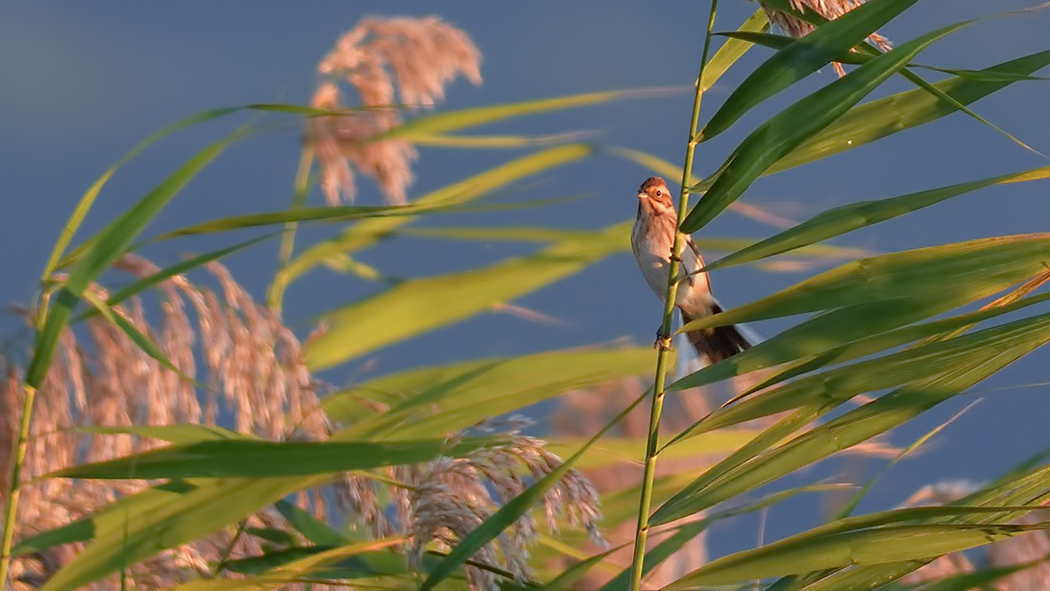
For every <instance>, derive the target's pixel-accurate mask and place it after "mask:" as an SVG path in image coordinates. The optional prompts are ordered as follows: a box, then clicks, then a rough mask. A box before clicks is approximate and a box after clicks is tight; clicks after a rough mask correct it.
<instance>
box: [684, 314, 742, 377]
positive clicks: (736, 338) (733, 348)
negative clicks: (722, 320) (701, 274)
mask: <svg viewBox="0 0 1050 591" xmlns="http://www.w3.org/2000/svg"><path fill="white" fill-rule="evenodd" d="M721 311H722V309H721V308H720V307H719V306H718V305H715V306H714V309H713V310H712V313H715V314H717V313H718V312H721ZM693 320H696V318H692V317H690V316H689V315H688V314H686V313H685V312H684V311H683V312H682V321H683V322H686V323H688V322H691V321H693ZM685 336H686V338H688V339H689V342H690V343H692V344H693V347H695V348H696V354H697V355H699V356H700V358H701V359H704V358H706V359H708V360H709V361H710V362H711V363H717V362H719V361H722V360H723V359H728V358H729V357H732V356H733V355H736V354H737V353H739V352H741V351H743V350H745V349H750V348H751V343H750V342H749V341H748V340H747V338H746V337H744V335H742V334H740V331H739V330H737V327H735V326H733V325H729V326H717V327H714V328H701V329H700V330H694V331H692V332H687V333H685Z"/></svg>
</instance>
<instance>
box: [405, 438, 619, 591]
mask: <svg viewBox="0 0 1050 591" xmlns="http://www.w3.org/2000/svg"><path fill="white" fill-rule="evenodd" d="M544 446H545V442H543V441H541V440H539V439H535V438H532V437H526V436H523V435H519V434H515V433H512V434H510V437H509V438H508V440H507V442H506V443H505V444H503V445H497V446H493V447H488V448H483V449H480V450H478V451H476V452H474V453H471V454H469V455H467V456H465V457H461V458H442V459H439V460H437V461H434V462H431V463H429V464H428V465H427V466H425V467H424V468H422V469H419V468H416V467H401V468H396V469H395V473H398V474H397V475H398V476H399V477H400V478H401V479H402V480H403V481H404V482H405V483H406V484H408V485H410V486H411V489H412V490H411V492H409V491H408V490H403V491H401V492H400V494H399V495H398V496H395V503H394V504H395V507H398V508H399V509H401V511H402V512H404V515H403V516H402V520H403V522H404V523H406V524H407V526H408V531H407V532H406V533H408V534H409V536H410V538H411V540H412V545H411V551H410V554H409V560H410V563H412V564H413V565H416V566H415V567H414V568H417V567H418V565H419V564H420V563H421V560H422V555H423V552H424V550H425V549H426V547H427V544H428V543H430V542H431V541H432V540H433V541H437V542H438V544H439V547H441V548H442V549H443V550H445V551H448V550H450V549H451V548H452V547H453V546H455V545H456V543H458V542H459V541H462V540H463V538H464V537H465V536H466V535H467V534H469V533H470V532H471V531H473V530H474V529H476V528H477V527H478V526H479V525H481V523H482V522H483V521H485V520H486V519H487V518H488V517H489V516H491V515H492V514H493V513H495V511H496V510H498V509H499V507H500V505H502V504H503V503H506V502H508V501H510V500H511V499H513V498H515V497H517V496H518V495H520V494H521V493H522V492H524V491H525V489H526V487H527V483H526V481H525V478H524V476H529V477H532V478H534V479H536V480H539V479H541V478H543V477H544V476H546V475H547V474H549V473H550V472H552V471H553V470H555V469H556V468H557V467H558V466H560V465H561V464H562V459H561V458H559V457H558V456H557V455H555V454H553V453H551V452H549V451H547V450H546V449H545V448H544ZM540 506H541V507H542V509H543V513H544V516H545V518H546V519H545V520H546V526H547V528H548V530H550V531H551V532H556V531H557V530H558V522H557V519H558V517H559V516H564V517H566V518H567V519H568V522H569V524H570V525H572V526H578V527H583V528H584V529H586V530H587V532H588V533H589V534H590V537H591V539H592V540H594V541H595V542H596V543H599V544H604V541H603V540H602V538H601V535H600V533H599V532H598V526H597V525H596V521H597V520H598V518H599V517H600V516H601V514H600V512H599V510H598V493H597V491H596V490H595V489H594V487H593V486H591V483H590V482H589V481H588V480H587V479H586V478H584V477H583V476H582V475H581V474H580V473H579V472H577V471H576V470H569V471H568V473H567V474H566V475H565V476H564V477H563V478H562V479H561V481H559V482H558V483H557V484H556V485H555V486H554V487H553V488H551V489H550V490H549V491H548V492H547V493H546V494H545V495H544V496H543V499H542V500H541V502H540ZM538 531H539V530H538V528H537V525H536V521H535V519H534V518H533V517H532V515H531V514H530V513H525V515H524V516H522V517H521V518H520V519H518V520H517V521H516V522H514V523H513V524H512V525H511V526H510V527H508V528H507V529H505V530H504V531H503V532H502V533H501V534H500V535H499V536H498V537H497V538H496V540H494V541H493V542H492V543H490V544H488V545H487V546H485V547H483V548H482V549H481V550H480V551H478V553H477V554H476V555H475V556H474V560H475V561H476V562H480V563H482V564H485V565H490V566H496V567H499V568H502V569H503V570H505V571H507V572H509V573H511V574H512V575H513V576H514V577H515V579H516V580H517V581H519V582H524V581H527V580H528V579H529V578H530V576H531V570H530V568H529V565H528V558H529V546H531V545H532V544H533V543H534V542H535V541H536V538H537V536H538ZM497 547H498V550H499V551H498V552H497ZM499 557H502V560H500V559H499ZM466 577H467V582H468V583H469V584H470V586H471V588H473V589H484V590H491V591H497V590H498V589H499V588H500V586H499V584H498V582H499V580H498V579H497V577H496V576H495V574H493V573H492V572H491V571H489V570H484V569H480V568H477V567H474V566H468V567H467V568H466Z"/></svg>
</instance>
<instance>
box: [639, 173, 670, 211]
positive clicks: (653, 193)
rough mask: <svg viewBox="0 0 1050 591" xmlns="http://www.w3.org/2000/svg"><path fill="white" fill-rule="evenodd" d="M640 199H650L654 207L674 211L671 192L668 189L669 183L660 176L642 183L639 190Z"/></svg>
mask: <svg viewBox="0 0 1050 591" xmlns="http://www.w3.org/2000/svg"><path fill="white" fill-rule="evenodd" d="M638 198H639V199H648V200H649V201H650V202H651V203H653V205H662V206H664V207H666V208H669V209H672V210H673V209H674V202H673V201H672V200H671V191H670V189H668V188H667V183H665V182H664V180H663V179H662V178H660V177H658V176H654V177H649V178H648V179H646V180H645V182H644V183H642V186H641V187H639V188H638Z"/></svg>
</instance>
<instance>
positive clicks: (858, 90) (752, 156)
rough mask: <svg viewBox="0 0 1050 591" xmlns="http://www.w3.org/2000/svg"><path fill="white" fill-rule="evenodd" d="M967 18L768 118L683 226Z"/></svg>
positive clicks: (699, 223) (727, 199) (728, 199)
mask: <svg viewBox="0 0 1050 591" xmlns="http://www.w3.org/2000/svg"><path fill="white" fill-rule="evenodd" d="M966 24H969V23H960V24H956V25H952V26H949V27H944V28H942V29H938V30H937V31H934V32H932V33H928V34H926V35H923V36H921V37H919V38H918V39H915V40H913V41H910V42H908V43H904V44H903V45H900V46H899V47H897V48H895V49H893V50H891V51H889V52H887V53H885V54H883V55H881V56H879V57H877V58H875V59H873V60H871V61H870V62H868V63H866V64H864V65H862V66H860V67H859V68H857V69H856V70H854V71H853V72H850V73H849V74H847V75H846V76H845V77H843V78H841V79H839V80H837V81H835V82H832V83H831V84H829V85H828V86H826V87H824V88H822V89H820V90H818V91H817V92H815V93H813V94H811V95H809V96H808V97H806V98H804V99H802V100H801V101H799V102H797V103H795V104H794V105H791V106H790V107H788V108H787V109H785V110H783V111H781V112H780V113H779V114H778V115H776V116H774V117H773V118H772V119H770V120H769V121H767V122H765V123H764V124H762V125H761V126H760V127H759V128H758V129H756V130H755V131H754V132H752V133H751V134H750V135H749V136H748V137H747V138H746V139H744V141H743V142H742V143H741V144H740V146H739V147H738V148H737V149H736V150H735V151H734V152H733V154H732V155H731V156H730V157H729V159H728V160H727V161H726V163H725V164H723V165H722V168H721V169H720V174H719V175H718V178H717V179H716V180H715V182H714V184H713V185H711V188H710V189H708V191H707V192H706V193H705V194H704V196H703V198H702V199H701V200H700V203H699V204H697V206H696V207H695V208H694V209H693V211H691V212H690V213H689V215H688V216H686V218H685V220H683V222H682V231H683V232H688V233H692V232H695V231H697V230H699V229H700V228H702V227H703V226H705V225H707V223H708V222H710V221H711V220H712V219H714V218H715V216H716V215H718V214H719V213H721V212H722V210H724V209H725V208H726V207H728V206H729V204H731V203H732V202H733V201H736V199H737V198H738V197H740V196H741V195H742V194H743V193H744V191H746V190H747V188H748V187H749V186H751V183H753V182H754V181H755V179H757V178H758V177H759V176H761V175H762V174H763V173H764V172H765V171H766V170H768V169H769V167H770V166H772V165H773V164H774V163H776V162H777V161H778V160H780V159H781V158H783V157H784V156H787V155H788V154H790V153H791V151H792V150H794V149H796V148H798V147H799V146H801V145H802V144H803V143H804V142H805V141H806V140H808V139H809V138H811V137H813V136H814V135H816V134H817V132H819V131H820V130H822V129H824V128H825V127H827V126H829V125H831V123H833V122H834V121H835V120H836V119H838V118H839V117H841V116H842V115H843V114H845V113H846V112H847V111H849V110H850V108H851V107H853V105H855V104H857V103H858V102H860V100H861V99H863V98H864V97H865V96H867V95H868V94H869V93H870V92H871V91H873V90H875V88H876V87H878V86H879V85H880V84H882V82H884V81H885V80H886V79H887V78H889V77H890V76H892V75H893V74H894V73H896V72H897V71H898V70H900V69H901V68H903V67H904V66H906V65H907V64H908V62H910V61H911V60H912V59H913V58H914V57H915V56H916V55H918V54H919V52H921V51H922V50H923V49H925V48H926V47H928V46H929V45H931V44H933V43H934V42H935V41H937V40H939V39H941V38H943V37H945V36H947V35H949V34H951V33H952V32H954V31H956V30H958V29H960V28H962V27H963V26H965V25H966Z"/></svg>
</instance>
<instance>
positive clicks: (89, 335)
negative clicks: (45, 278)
mask: <svg viewBox="0 0 1050 591" xmlns="http://www.w3.org/2000/svg"><path fill="white" fill-rule="evenodd" d="M114 267H115V268H116V269H119V270H122V271H124V272H127V273H130V274H132V275H133V276H135V277H137V278H145V277H149V276H151V275H154V274H155V273H157V272H158V271H159V270H160V269H159V268H158V267H157V266H156V265H154V264H153V263H151V262H149V261H147V260H145V259H143V258H141V257H138V256H135V255H126V256H124V257H122V258H121V259H120V260H119V261H118V262H117V263H116V264H115V265H114ZM206 268H207V269H208V271H209V272H210V273H211V275H212V276H213V278H214V279H215V280H216V283H217V284H218V286H219V291H217V292H216V291H213V290H212V289H209V288H207V287H204V286H201V285H196V284H193V283H191V282H190V281H189V280H188V279H187V278H186V277H184V276H181V275H175V276H173V277H171V278H170V279H167V280H164V281H162V282H160V283H159V284H158V285H157V292H156V294H157V301H156V303H157V307H158V308H159V314H153V313H152V312H151V311H148V310H147V308H148V306H147V301H149V299H148V298H141V297H139V296H132V297H130V298H128V299H127V300H126V301H125V302H123V303H119V304H115V305H113V309H114V311H115V313H116V314H119V315H120V316H121V317H122V318H123V319H124V320H126V321H127V322H128V323H130V324H131V325H133V326H134V327H135V329H137V330H138V331H139V332H140V333H142V334H143V335H145V336H146V337H148V338H149V339H150V340H151V341H153V342H154V343H156V345H157V347H158V348H159V349H160V350H161V351H162V352H163V354H164V357H166V359H167V360H169V361H170V362H171V364H172V366H174V368H177V370H178V371H175V370H174V369H172V368H169V367H168V366H167V365H166V364H165V363H163V362H161V361H159V360H158V359H156V358H154V357H153V356H151V355H149V354H148V353H147V352H145V351H144V350H143V349H142V348H141V347H140V346H139V344H138V343H136V342H135V341H134V340H133V339H132V338H131V337H130V336H129V335H128V333H127V332H125V331H124V330H122V329H121V328H120V327H119V326H117V325H116V324H115V323H113V322H112V321H111V320H109V319H106V318H105V317H103V316H101V315H97V316H94V317H91V318H88V319H87V320H86V321H85V323H84V324H85V327H84V333H86V335H85V336H81V335H78V334H77V333H75V332H74V331H73V330H71V329H67V330H66V331H65V333H64V334H63V336H62V341H61V343H60V346H59V353H58V355H56V357H55V360H54V362H53V364H52V366H51V369H50V372H49V373H48V376H47V379H46V381H45V383H44V385H43V387H42V388H41V389H40V390H39V392H38V394H37V398H36V412H35V415H34V420H33V423H32V429H31V441H30V444H29V449H28V453H27V457H26V462H25V464H24V468H23V472H22V474H23V477H24V482H23V483H22V486H21V490H22V498H21V503H20V504H19V507H18V509H19V512H18V524H19V532H20V537H22V538H25V537H28V536H31V535H33V534H35V533H39V532H43V531H48V530H51V529H54V528H57V527H61V526H64V525H67V524H69V523H72V522H74V521H76V520H78V519H82V518H85V517H87V516H88V515H90V514H91V513H92V512H94V511H96V510H98V509H100V508H102V507H104V506H106V505H107V504H109V503H112V502H114V501H116V500H117V499H119V498H122V497H127V496H130V495H133V494H135V493H137V492H140V491H142V490H144V489H146V488H147V487H149V486H151V484H152V483H150V482H146V481H141V480H138V481H136V480H114V481H108V480H92V479H88V480H80V481H75V482H74V481H73V480H71V479H65V478H59V479H42V480H40V481H37V482H31V479H32V478H34V477H37V476H41V475H44V474H48V473H50V472H53V471H56V470H59V469H61V468H65V467H69V466H72V465H75V464H81V463H88V462H99V461H105V460H109V459H114V458H118V457H125V456H128V455H130V454H134V453H136V452H142V451H145V450H148V449H152V448H155V447H159V446H161V445H164V442H161V441H158V440H154V439H150V438H147V437H140V436H136V435H131V434H127V433H120V432H119V429H120V428H121V427H135V426H144V425H170V424H177V423H190V424H198V423H204V424H209V425H215V424H217V423H220V422H222V423H233V425H234V426H235V427H236V429H237V430H238V431H239V432H242V433H250V434H253V435H256V436H259V437H262V438H265V439H271V440H282V439H308V440H324V439H327V438H328V436H329V431H330V430H331V425H330V423H329V421H328V420H327V418H326V417H325V415H324V413H323V411H322V409H321V406H320V400H319V399H318V390H319V389H321V388H322V387H324V385H323V384H322V383H320V382H319V381H317V380H315V379H314V378H313V377H312V376H311V374H310V372H309V370H308V369H307V368H306V366H305V365H304V364H303V361H302V354H301V348H300V343H299V340H298V339H297V338H296V337H295V335H294V334H293V333H292V332H291V330H289V329H288V327H286V326H285V325H284V324H283V323H282V322H281V320H280V318H279V317H278V316H277V315H276V314H274V313H273V312H271V311H270V310H269V309H267V308H266V307H264V306H262V305H260V304H257V303H255V302H254V301H253V300H252V298H251V296H250V295H249V294H248V293H247V292H246V291H245V290H244V288H243V287H241V286H240V285H239V284H238V283H237V282H236V281H235V280H234V279H233V277H232V275H231V274H230V272H229V270H228V269H226V268H225V267H224V266H222V265H220V264H219V263H216V262H212V263H209V264H208V265H207V267H206ZM88 292H89V294H90V295H91V297H92V298H97V299H98V300H103V301H104V300H107V299H108V298H109V293H108V292H107V290H106V289H105V288H103V287H101V286H99V285H97V284H93V285H92V286H91V287H90V288H89V290H88ZM154 315H156V316H159V323H157V324H158V325H151V323H150V322H149V321H148V320H147V318H148V317H152V316H154ZM196 359H203V360H204V364H205V365H206V372H205V375H206V377H205V378H204V381H205V386H206V387H205V388H204V392H203V394H204V396H203V401H202V397H201V394H202V393H201V392H199V391H198V388H197V387H196V385H195V383H194V380H195V379H196V378H197V374H198V371H197V369H198V368H197V367H196V365H197V362H196ZM0 371H3V375H4V376H5V380H4V381H3V383H0V403H2V404H3V408H5V409H12V410H11V411H8V412H5V413H3V420H2V421H0V446H3V447H2V449H0V462H3V463H2V464H0V473H2V474H3V477H5V478H6V477H7V476H8V475H9V474H10V466H8V465H7V463H6V462H7V460H8V458H9V457H10V449H11V446H12V445H13V441H14V440H15V433H16V429H17V413H16V412H14V411H13V409H17V408H19V406H20V405H21V402H22V400H23V398H24V396H25V391H24V389H23V386H22V384H23V379H22V378H23V376H22V374H23V371H22V369H21V368H19V367H17V366H16V365H14V364H12V363H10V362H8V361H7V360H6V359H4V358H3V357H0ZM376 410H377V412H381V411H382V410H383V409H381V408H376ZM220 417H221V420H220ZM504 426H505V425H504ZM520 426H521V425H519V424H514V425H511V431H510V432H509V433H508V434H506V435H500V436H497V437H496V439H497V441H498V442H499V443H498V444H497V445H494V446H493V447H488V448H482V449H479V450H475V451H474V452H472V453H471V454H469V455H467V456H465V457H457V458H439V459H438V460H436V461H433V462H430V463H428V464H424V465H421V466H398V467H393V468H390V469H389V470H388V477H389V479H390V480H392V481H393V482H394V483H396V484H395V485H393V486H389V485H387V484H383V485H382V486H384V487H386V489H387V490H382V491H381V490H379V487H380V485H379V484H377V482H376V480H375V479H374V478H372V477H371V476H370V475H367V474H361V473H356V474H346V475H343V476H342V477H341V478H339V479H337V480H336V481H335V482H334V485H333V486H330V487H326V488H325V489H323V490H311V491H309V492H305V493H302V494H300V495H299V501H300V504H301V506H303V507H306V508H309V509H310V510H311V511H312V513H313V514H314V515H315V516H317V517H319V518H322V519H326V520H338V521H341V520H344V519H346V518H350V519H351V520H353V521H355V522H360V523H363V524H364V525H366V526H368V527H369V529H370V533H371V534H372V535H373V537H375V538H380V537H386V536H390V535H395V534H401V535H403V536H406V538H407V539H408V540H409V544H410V546H411V550H412V553H413V555H414V556H417V558H418V557H419V556H421V555H422V553H423V552H424V551H425V550H426V549H428V548H429V547H430V545H432V542H436V543H437V544H438V545H439V546H443V547H448V546H452V545H454V544H455V542H456V541H458V540H461V539H462V538H463V537H464V536H466V535H467V534H468V533H470V532H471V531H472V530H473V529H474V528H476V527H477V526H478V525H479V524H480V523H481V522H482V521H484V519H486V518H487V517H489V516H490V515H491V514H492V513H494V512H495V511H496V510H497V509H498V508H499V506H500V505H501V504H502V503H504V502H506V501H508V500H510V499H512V498H514V497H515V496H517V495H518V494H520V493H521V492H522V491H524V490H525V488H526V485H527V484H526V478H529V477H532V478H535V479H539V478H542V477H543V476H545V475H546V474H548V473H550V472H551V471H552V470H554V469H555V468H557V467H558V466H560V465H561V464H562V460H561V459H560V458H558V457H557V456H556V455H554V454H552V453H550V452H549V451H547V450H545V449H544V442H542V441H540V440H537V439H533V438H530V437H525V436H521V435H519V434H518V433H517V429H518V428H520ZM100 428H103V429H104V428H116V429H117V431H118V432H115V433H114V432H109V433H103V432H102V429H100ZM110 431H112V429H110ZM450 436H451V437H452V438H456V437H457V435H456V434H450ZM3 484H4V488H5V489H6V488H7V483H6V482H4V483H3ZM379 499H386V501H383V502H381V501H380V500H379ZM331 501H334V502H335V505H334V506H331V507H330V506H329V503H330V502H331ZM597 507H598V500H597V493H596V492H595V490H594V489H593V487H591V485H590V483H589V482H588V481H587V480H586V479H585V478H583V477H582V476H581V475H580V474H579V473H578V472H576V471H570V472H569V473H568V474H567V475H566V476H565V477H564V478H563V479H562V480H561V481H560V482H559V483H558V484H557V485H556V486H555V487H554V488H553V489H552V490H551V491H550V492H549V493H548V494H547V495H546V496H545V498H544V499H543V508H544V511H545V512H546V515H547V523H548V526H549V527H550V528H551V529H552V530H553V529H555V528H556V525H555V524H556V521H555V520H556V518H557V517H558V516H560V515H564V516H566V517H567V518H568V521H569V523H570V524H572V525H579V526H582V527H584V528H586V529H587V530H588V531H589V532H591V534H592V536H593V537H595V538H596V539H597V538H598V535H597V526H596V525H595V521H596V519H597V518H598V516H599V512H598V508H597ZM390 516H392V517H390ZM251 528H286V529H290V528H289V525H288V524H286V523H285V522H284V521H283V520H282V518H281V517H280V516H279V515H277V514H276V512H274V511H272V510H266V511H262V512H259V513H257V514H255V515H252V516H251V517H249V518H248V520H246V521H245V522H244V523H242V524H241V527H240V529H239V531H240V533H238V532H232V531H224V532H219V533H216V534H213V535H211V536H209V537H206V538H204V539H201V540H198V541H197V542H194V543H192V544H187V545H184V546H180V547H177V548H174V549H172V550H169V551H165V552H163V553H161V554H159V555H157V556H155V557H153V558H151V559H149V560H147V561H144V562H142V563H139V564H137V565H134V566H133V567H130V569H129V571H128V572H127V573H126V574H127V575H128V577H129V578H130V579H131V580H132V581H134V583H135V584H136V585H137V586H140V587H143V588H166V587H171V586H173V585H177V584H179V583H180V582H184V581H186V580H188V579H193V578H199V577H201V576H204V577H212V576H214V575H216V574H218V573H217V572H215V571H216V570H221V569H222V568H225V567H219V566H216V565H228V564H229V563H231V562H235V561H236V560H238V559H242V558H250V557H252V556H258V555H259V554H261V553H263V551H264V550H265V545H266V544H270V545H271V546H272V543H270V542H269V541H267V540H265V539H262V538H256V537H253V536H252V535H243V531H248V530H250V529H251ZM536 535H537V526H536V523H535V521H534V520H533V518H532V517H531V515H526V516H525V517H523V518H522V519H520V520H519V521H517V522H516V523H515V524H513V525H512V526H511V527H510V528H509V529H508V530H507V531H506V532H505V533H504V534H502V535H501V536H500V538H499V540H498V544H496V545H498V547H499V550H500V551H499V552H497V551H496V548H495V547H494V546H489V547H486V548H484V549H482V551H481V552H480V553H479V556H477V557H476V560H477V561H480V562H482V563H484V564H487V565H491V566H492V567H493V568H503V569H504V570H506V571H509V572H510V573H512V574H513V575H514V576H516V577H518V578H520V579H522V580H524V579H526V578H528V576H529V570H528V566H527V563H526V560H527V558H528V550H527V548H528V546H529V545H530V544H532V543H533V542H534V541H535V538H536ZM303 543H305V540H303ZM82 548H83V544H80V543H75V544H67V545H64V546H58V547H55V548H51V549H48V550H46V551H41V552H36V553H33V554H30V555H27V556H23V557H21V558H18V559H16V560H15V561H14V564H13V569H12V574H13V579H14V580H15V581H16V582H17V583H18V586H19V587H21V588H33V587H36V586H39V585H40V584H42V583H43V582H44V581H46V580H47V579H48V577H49V576H50V575H51V574H52V573H54V572H55V571H56V570H57V569H58V568H60V567H61V566H62V565H64V564H65V563H67V562H68V561H69V560H71V559H72V558H73V557H74V556H75V555H76V553H77V552H78V551H79V550H80V549H82ZM467 576H468V580H469V582H470V584H471V586H472V588H474V589H496V588H497V587H498V586H497V584H496V581H497V579H496V577H495V575H493V574H492V573H491V572H488V571H484V570H481V569H478V568H475V567H468V569H467ZM119 585H120V581H119V580H117V579H116V578H115V577H111V578H110V579H107V580H105V581H102V582H100V583H96V584H95V587H96V588H99V589H115V588H118V587H119Z"/></svg>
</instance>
